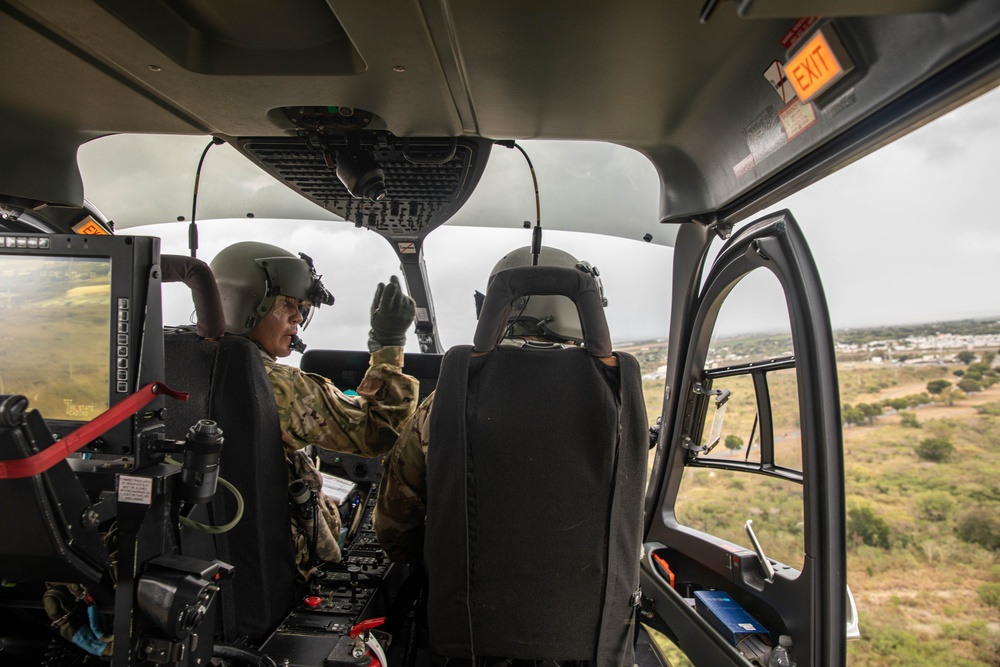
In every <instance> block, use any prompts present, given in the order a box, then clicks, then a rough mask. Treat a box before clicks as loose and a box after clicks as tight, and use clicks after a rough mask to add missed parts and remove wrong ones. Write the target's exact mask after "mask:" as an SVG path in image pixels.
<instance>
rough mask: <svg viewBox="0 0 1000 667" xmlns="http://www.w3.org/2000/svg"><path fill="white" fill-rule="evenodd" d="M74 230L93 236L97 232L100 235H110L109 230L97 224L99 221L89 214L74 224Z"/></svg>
mask: <svg viewBox="0 0 1000 667" xmlns="http://www.w3.org/2000/svg"><path fill="white" fill-rule="evenodd" d="M73 231H74V232H76V233H77V234H86V235H90V236H93V235H95V234H96V235H99V236H107V235H108V232H107V230H106V229H104V227H101V226H100V225H99V224H97V221H96V220H94V218H93V217H92V216H89V215H88V216H87V217H86V218H84V219H83V220H81V221H80V222H78V223H76V224H75V225H73Z"/></svg>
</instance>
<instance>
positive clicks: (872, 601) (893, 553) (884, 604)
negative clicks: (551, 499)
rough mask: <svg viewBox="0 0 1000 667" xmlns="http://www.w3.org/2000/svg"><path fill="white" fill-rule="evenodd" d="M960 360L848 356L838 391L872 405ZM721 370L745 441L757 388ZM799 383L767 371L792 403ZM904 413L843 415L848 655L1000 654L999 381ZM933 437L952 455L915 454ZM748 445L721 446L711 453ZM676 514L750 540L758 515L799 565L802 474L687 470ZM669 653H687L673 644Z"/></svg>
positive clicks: (869, 658) (903, 660) (952, 660)
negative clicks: (867, 360) (847, 418)
mask: <svg viewBox="0 0 1000 667" xmlns="http://www.w3.org/2000/svg"><path fill="white" fill-rule="evenodd" d="M957 367H958V366H956V365H954V364H953V365H952V366H951V367H950V368H949V367H946V366H940V365H935V366H919V367H907V366H903V367H896V366H884V365H874V364H856V363H854V364H850V363H849V364H842V365H841V368H840V369H839V371H840V384H841V399H842V402H843V403H850V404H858V403H876V402H881V401H883V400H886V399H891V398H899V397H902V396H909V395H913V394H920V393H922V392H924V391H926V386H927V383H928V382H929V381H931V380H935V379H939V378H944V379H948V380H951V381H955V380H956V378H955V377H954V376H953V375H952V373H951V371H952V370H954V369H955V368H957ZM721 382H722V381H720V383H719V384H717V388H718V387H720V386H722V385H721ZM725 382H727V383H728V384H726V385H725V386H726V387H727V388H729V389H731V390H732V392H733V398H732V399H731V400H730V405H729V406H728V411H727V414H726V415H725V421H724V429H723V432H722V437H723V439H724V438H725V437H726V435H727V434H728V433H732V434H736V435H739V436H740V437H741V438H742V439H743V440H744V442H745V441H746V440H747V433H749V426H750V424H752V419H753V407H752V391H750V388H749V385H748V384H746V380H745V379H744V378H739V379H735V380H734V379H726V380H725ZM794 382H795V378H794V374H793V373H790V372H789V373H786V372H782V373H781V374H780V376H779V377H776V378H774V379H773V380H772V381H771V382H770V383H769V389H770V391H771V393H772V398H773V399H774V401H775V403H777V404H781V405H785V406H787V405H788V404H789V403H788V401H787V400H783V399H789V398H791V397H793V396H794V392H795V384H794ZM645 384H646V386H645V389H646V391H647V394H646V401H647V409H649V411H650V414H657V413H658V412H659V406H660V404H661V402H662V382H659V381H647V382H646V383H645ZM744 384H746V386H744ZM744 396H747V397H749V398H748V399H745V400H741V399H743V397H744ZM793 404H794V403H793ZM908 412H910V413H911V415H912V416H911V417H910V418H909V425H904V423H903V422H904V418H903V416H902V415H901V414H898V413H896V412H895V411H893V410H886V411H885V412H884V413H882V414H881V416H877V417H875V418H874V420H873V423H872V424H870V425H863V426H853V425H852V426H845V427H844V460H845V470H846V482H845V487H846V488H845V493H846V499H847V508H848V513H849V519H848V533H849V535H848V545H849V546H848V554H847V558H848V583H849V584H850V586H851V590H852V592H853V593H854V596H855V600H856V602H857V604H858V608H859V613H860V617H861V633H862V639H861V640H860V641H856V642H851V643H850V644H849V645H848V664H849V665H852V666H853V667H875V666H880V667H881V666H883V665H900V666H902V665H907V666H913V667H922V666H925V665H927V666H930V665H939V664H949V665H961V666H972V665H985V666H992V667H997V666H1000V518H998V517H1000V384H997V385H993V386H992V387H990V388H989V389H986V390H984V391H981V392H976V393H974V394H970V395H968V396H965V397H964V398H958V399H957V400H954V402H953V404H952V405H948V404H947V403H944V402H942V403H931V404H927V405H922V406H918V407H916V408H913V409H912V410H909V411H908ZM711 413H712V411H711V410H710V411H709V415H708V417H707V420H708V424H707V425H706V432H707V431H708V429H709V427H710V425H711V419H712V414H711ZM914 418H915V419H914ZM775 419H776V422H777V424H776V443H775V452H776V460H777V461H778V462H779V463H783V464H785V465H792V466H797V465H798V464H799V462H800V456H801V454H800V441H799V439H798V431H797V425H798V415H797V412H796V411H795V410H794V409H786V410H782V411H776V414H775ZM914 421H915V422H916V425H914ZM934 438H938V439H944V440H947V441H948V442H950V443H951V444H952V446H953V451H952V453H951V456H950V457H948V458H947V459H946V460H942V461H929V460H925V459H922V458H921V457H920V456H918V455H917V453H916V452H917V447H918V446H919V445H920V443H921V442H923V441H925V440H927V439H934ZM720 450H721V451H720ZM744 454H745V449H741V450H738V451H735V452H728V451H725V448H724V447H723V446H722V445H720V446H719V447H718V448H717V449H716V450H715V451H713V452H712V456H720V457H725V456H739V457H740V458H743V456H744ZM796 457H799V458H796ZM750 458H751V460H752V459H753V453H752V452H751V456H750ZM677 512H678V516H679V517H680V518H681V519H682V520H683V521H684V522H685V523H687V524H688V525H691V526H693V527H696V528H699V529H701V530H706V531H710V532H712V533H713V534H716V535H719V536H721V537H725V538H727V539H730V540H731V541H733V542H736V543H738V544H743V545H746V543H747V539H746V537H745V534H744V533H743V528H742V524H743V521H744V520H745V519H746V518H748V516H749V517H751V518H753V519H754V528H755V529H756V530H757V534H758V537H760V539H761V542H762V544H763V545H764V546H765V549H766V550H767V551H768V552H769V555H771V556H772V557H774V558H777V559H778V560H782V561H784V562H786V563H788V564H791V565H793V566H797V567H801V564H802V523H801V522H802V506H801V488H800V487H798V486H797V485H794V484H788V483H784V482H781V481H778V480H772V479H767V478H762V477H760V476H757V475H743V474H739V475H738V474H735V473H729V472H721V471H707V470H704V469H689V470H688V471H687V473H686V475H685V480H684V482H683V483H682V487H681V493H680V498H679V499H678V505H677ZM866 542H868V543H866ZM671 660H672V661H673V663H674V665H675V666H681V667H683V665H685V664H689V663H687V661H686V660H685V659H683V657H681V656H680V655H679V652H676V651H674V652H672V653H671Z"/></svg>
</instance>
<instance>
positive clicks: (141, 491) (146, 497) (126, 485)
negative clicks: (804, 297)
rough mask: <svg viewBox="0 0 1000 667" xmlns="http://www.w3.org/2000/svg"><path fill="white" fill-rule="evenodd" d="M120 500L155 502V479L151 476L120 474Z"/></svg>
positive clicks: (148, 503) (142, 502)
mask: <svg viewBox="0 0 1000 667" xmlns="http://www.w3.org/2000/svg"><path fill="white" fill-rule="evenodd" d="M118 502H120V503H135V504H137V505H150V504H152V502H153V479H152V478H151V477H127V476H125V475H119V476H118Z"/></svg>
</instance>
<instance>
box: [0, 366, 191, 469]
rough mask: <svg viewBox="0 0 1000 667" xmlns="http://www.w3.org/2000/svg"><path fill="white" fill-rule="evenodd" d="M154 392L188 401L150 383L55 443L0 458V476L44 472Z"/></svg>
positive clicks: (159, 384)
mask: <svg viewBox="0 0 1000 667" xmlns="http://www.w3.org/2000/svg"><path fill="white" fill-rule="evenodd" d="M157 394H166V395H167V396H169V397H171V398H176V399H177V400H179V401H186V400H188V394H187V392H184V391H174V390H173V389H171V388H170V387H168V386H167V385H165V384H163V383H162V382H151V383H150V384H147V385H146V386H145V387H143V388H142V389H140V390H139V391H137V392H135V393H134V394H132V395H131V396H128V397H127V398H125V399H123V400H121V401H119V402H118V403H116V404H115V405H113V406H111V407H110V408H108V409H107V410H105V411H104V412H102V413H101V414H99V415H97V416H96V417H94V418H93V419H92V420H90V421H89V422H87V423H86V424H83V425H82V426H80V427H79V428H77V429H76V430H75V431H73V432H72V433H70V434H69V435H67V436H66V437H65V438H63V439H62V440H60V441H59V442H56V443H53V444H52V445H51V446H50V447H49V448H48V449H43V450H42V451H40V452H38V453H37V454H32V455H31V456H27V457H25V458H23V459H9V460H6V461H0V479H22V478H24V477H31V476H32V475H37V474H39V473H43V472H45V471H46V470H48V469H49V468H51V467H52V466H54V465H55V464H57V463H59V462H60V461H62V460H63V459H64V458H66V457H67V456H69V455H70V454H72V453H73V452H75V451H76V450H78V449H80V448H81V447H83V446H84V445H86V444H87V443H88V442H90V441H92V440H93V439H95V438H97V437H99V436H102V435H104V434H105V433H107V432H108V431H110V430H111V429H112V428H114V427H115V426H117V425H118V424H120V423H122V422H123V421H125V420H126V419H128V418H129V417H131V416H132V415H134V414H135V413H137V412H138V411H139V410H141V409H143V408H144V407H146V405H147V404H149V403H150V402H151V401H152V400H153V399H154V398H156V396H157Z"/></svg>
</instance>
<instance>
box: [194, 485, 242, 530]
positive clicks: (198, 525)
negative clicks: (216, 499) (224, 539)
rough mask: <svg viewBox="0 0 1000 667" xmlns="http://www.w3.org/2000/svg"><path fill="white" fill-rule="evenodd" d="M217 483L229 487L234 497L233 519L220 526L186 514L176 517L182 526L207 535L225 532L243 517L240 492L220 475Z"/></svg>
mask: <svg viewBox="0 0 1000 667" xmlns="http://www.w3.org/2000/svg"><path fill="white" fill-rule="evenodd" d="M219 484H222V486H224V487H226V488H227V489H229V491H230V492H231V493H232V494H233V496H234V497H235V498H236V516H235V517H233V520H232V521H230V522H229V523H224V524H222V525H221V526H209V525H206V524H204V523H199V522H197V521H194V520H193V519H189V518H187V517H186V516H182V517H178V519H179V520H180V524H181V525H182V526H186V527H187V528H191V529H192V530H197V531H199V532H202V533H208V534H209V535H219V534H221V533H226V532H229V531H230V530H232V529H233V528H235V527H236V524H238V523H239V522H240V519H242V518H243V496H242V495H240V492H239V491H238V490H237V489H236V487H235V486H233V485H232V484H230V483H229V482H227V481H226V480H224V479H223V478H221V477H220V478H219Z"/></svg>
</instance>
